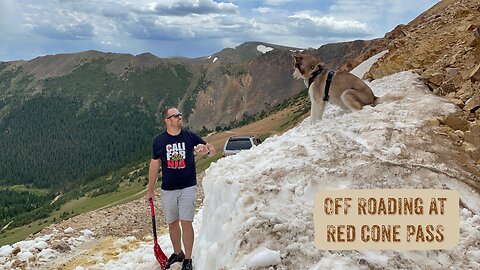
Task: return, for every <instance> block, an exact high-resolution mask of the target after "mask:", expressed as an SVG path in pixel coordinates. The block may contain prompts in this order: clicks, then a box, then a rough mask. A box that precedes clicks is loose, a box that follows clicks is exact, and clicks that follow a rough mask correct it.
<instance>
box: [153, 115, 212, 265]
mask: <svg viewBox="0 0 480 270" xmlns="http://www.w3.org/2000/svg"><path fill="white" fill-rule="evenodd" d="M162 118H163V120H164V121H165V125H166V131H164V132H163V133H161V134H159V135H157V136H156V137H155V138H154V139H153V146H152V159H151V160H150V169H149V171H148V186H147V201H148V200H149V199H150V198H155V193H154V186H155V182H156V181H157V177H158V170H159V167H160V163H161V165H162V187H161V188H162V191H161V197H162V206H163V212H164V214H165V218H166V220H167V224H168V232H169V234H170V240H171V241H172V246H173V254H172V255H171V256H170V258H169V259H168V261H167V265H166V269H168V268H170V265H172V264H173V263H176V262H182V261H183V265H182V270H191V269H192V249H193V240H194V232H193V226H192V222H193V216H194V214H195V202H196V199H197V179H196V172H195V157H194V156H195V154H198V155H207V156H210V157H211V156H213V155H215V152H216V151H215V148H214V147H213V145H211V144H208V143H206V142H205V141H204V140H203V139H202V138H201V137H200V136H198V135H197V134H195V133H193V132H191V131H188V130H185V129H183V119H182V114H181V113H180V112H179V111H178V110H177V108H175V107H169V108H167V109H165V110H164V111H163V112H162ZM180 227H181V229H180ZM182 242H183V246H184V248H185V253H184V252H183V251H182V246H181V243H182Z"/></svg>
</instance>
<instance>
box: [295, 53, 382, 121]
mask: <svg viewBox="0 0 480 270" xmlns="http://www.w3.org/2000/svg"><path fill="white" fill-rule="evenodd" d="M292 56H293V58H294V67H295V71H294V72H293V77H294V78H295V79H303V80H304V82H305V85H306V86H307V87H308V94H309V96H310V102H311V111H310V120H311V123H312V124H313V123H315V122H316V121H317V120H320V119H322V116H323V111H324V110H325V105H326V103H327V101H330V102H331V103H333V104H335V105H337V106H340V107H341V108H343V109H344V110H348V111H353V110H361V109H362V108H363V106H365V105H372V106H375V105H376V104H377V103H378V97H376V96H375V95H374V94H373V92H372V89H370V87H368V85H367V84H366V83H365V82H363V81H362V80H361V79H360V78H358V77H357V76H355V75H353V74H351V73H348V72H341V71H339V72H336V73H335V72H331V71H330V70H328V69H327V68H326V67H325V65H324V64H323V63H322V62H321V61H320V60H319V59H317V58H316V57H314V56H311V55H307V54H294V55H292ZM329 73H330V75H329ZM332 75H333V77H332ZM328 77H330V78H328ZM327 80H329V81H331V82H330V86H329V91H328V90H327V91H325V90H326V88H325V86H326V84H327ZM326 92H327V93H326Z"/></svg>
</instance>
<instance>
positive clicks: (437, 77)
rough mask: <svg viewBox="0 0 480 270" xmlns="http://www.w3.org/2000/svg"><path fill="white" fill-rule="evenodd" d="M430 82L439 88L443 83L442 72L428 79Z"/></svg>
mask: <svg viewBox="0 0 480 270" xmlns="http://www.w3.org/2000/svg"><path fill="white" fill-rule="evenodd" d="M428 81H429V82H432V83H433V84H435V85H437V86H439V85H441V84H442V82H443V74H442V73H440V72H437V73H434V74H432V76H431V77H430V78H429V79H428Z"/></svg>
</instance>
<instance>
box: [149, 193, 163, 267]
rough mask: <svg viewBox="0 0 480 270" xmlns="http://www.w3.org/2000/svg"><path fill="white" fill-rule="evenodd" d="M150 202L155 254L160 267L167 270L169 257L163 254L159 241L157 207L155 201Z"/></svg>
mask: <svg viewBox="0 0 480 270" xmlns="http://www.w3.org/2000/svg"><path fill="white" fill-rule="evenodd" d="M149 201H150V212H151V213H152V227H153V254H154V255H155V258H156V259H157V261H158V263H159V264H160V267H162V269H165V266H166V265H167V256H166V255H165V253H163V251H162V249H161V248H160V245H159V244H158V241H157V225H156V223H155V207H154V205H153V199H152V198H150V199H149Z"/></svg>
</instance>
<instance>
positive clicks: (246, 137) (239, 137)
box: [228, 135, 255, 139]
mask: <svg viewBox="0 0 480 270" xmlns="http://www.w3.org/2000/svg"><path fill="white" fill-rule="evenodd" d="M253 137H255V136H254V135H238V136H230V138H228V139H248V138H253Z"/></svg>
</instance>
